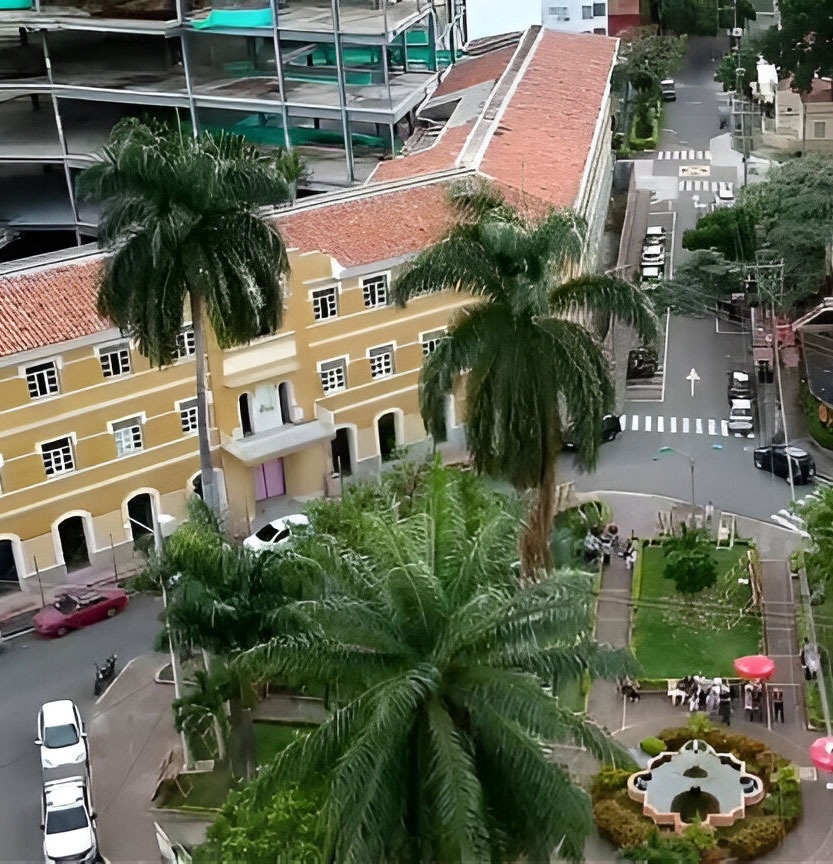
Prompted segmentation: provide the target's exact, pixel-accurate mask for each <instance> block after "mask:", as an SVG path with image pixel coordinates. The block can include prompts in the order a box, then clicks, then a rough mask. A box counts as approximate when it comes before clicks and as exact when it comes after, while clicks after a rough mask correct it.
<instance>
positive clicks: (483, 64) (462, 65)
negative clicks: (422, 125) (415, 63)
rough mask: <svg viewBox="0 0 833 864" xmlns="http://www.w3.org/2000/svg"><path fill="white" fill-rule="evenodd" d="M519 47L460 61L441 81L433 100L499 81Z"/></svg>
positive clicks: (502, 49)
mask: <svg viewBox="0 0 833 864" xmlns="http://www.w3.org/2000/svg"><path fill="white" fill-rule="evenodd" d="M517 47H518V46H517V45H510V46H509V47H508V48H500V49H498V50H497V51H492V52H490V53H489V54H484V55H483V56H482V57H469V58H467V59H465V60H460V61H459V62H458V63H455V64H454V66H452V67H451V70H450V71H449V73H448V74H447V75H446V76H445V78H443V80H442V81H440V85H439V87H437V89H436V90H435V91H434V95H433V97H432V98H436V97H437V96H447V95H448V94H449V93H457V92H458V91H460V90H467V89H468V88H469V87H474V86H475V85H477V84H485V83H486V82H487V81H497V79H498V78H500V76H501V75H503V71H504V69H506V67H507V66H508V65H509V61H510V60H511V59H512V55H513V54H514V53H515V50H516V49H517Z"/></svg>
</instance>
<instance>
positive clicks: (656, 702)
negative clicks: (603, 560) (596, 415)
mask: <svg viewBox="0 0 833 864" xmlns="http://www.w3.org/2000/svg"><path fill="white" fill-rule="evenodd" d="M598 497H600V498H602V499H603V500H605V501H607V502H608V503H609V504H610V506H611V507H612V509H613V518H614V521H615V522H616V523H617V524H618V525H619V526H620V531H621V532H623V534H625V535H627V534H629V533H630V532H631V531H633V532H634V533H635V534H636V535H637V536H640V537H651V536H654V535H655V534H656V533H657V525H658V518H657V517H658V513H659V512H660V511H667V510H669V509H670V508H671V507H672V506H676V502H672V501H670V500H669V499H664V498H659V497H657V496H648V495H634V494H628V493H605V492H601V493H598ZM738 535H739V536H741V537H750V538H752V539H753V540H754V541H755V543H756V544H757V545H758V547H759V549H760V550H761V554H762V557H763V559H764V561H763V612H764V627H765V633H766V641H767V650H768V651H769V652H770V656H772V657H773V659H774V660H775V662H776V672H775V676H774V677H773V683H778V684H780V685H781V686H782V687H783V689H784V691H785V720H786V722H785V723H783V724H780V723H779V724H775V725H774V726H773V727H772V728H771V729H770V728H768V726H767V725H766V724H762V723H750V722H749V721H747V720H746V718H745V717H744V715H743V711H742V710H741V709H740V705H739V704H737V703H736V705H735V706H734V713H733V716H732V728H733V729H737V730H738V731H739V732H741V733H742V734H746V735H749V736H751V737H754V738H757V739H759V740H761V741H763V742H764V743H766V744H768V745H770V746H772V747H773V748H774V749H775V750H777V751H778V752H779V753H782V754H783V755H784V756H787V757H788V758H789V759H791V760H792V761H793V762H795V763H796V764H797V765H798V766H799V767H801V768H806V769H810V765H811V763H810V759H809V747H810V744H811V743H812V742H813V740H814V739H815V738H816V737H817V735H818V733H813V732H808V731H807V729H806V724H805V721H804V709H803V695H802V691H801V686H800V685H801V681H802V678H801V674H800V666H799V664H798V658H797V653H798V647H797V645H796V639H795V614H794V601H795V598H794V591H793V583H792V580H791V579H790V576H789V573H788V570H787V567H786V565H785V563H784V562H785V560H786V558H787V556H788V555H789V553H790V552H791V551H792V549H793V548H795V543H796V538H795V535H793V534H791V532H789V531H785V530H783V529H780V528H777V527H775V526H771V525H769V524H766V523H764V522H759V521H757V520H753V519H746V518H740V517H739V518H738ZM630 584H631V574H630V572H629V571H628V570H627V569H626V567H625V564H624V562H623V561H622V560H621V559H620V558H618V557H614V558H612V559H611V562H610V565H609V566H607V567H605V570H604V573H603V575H602V581H601V586H600V592H599V607H598V608H599V615H598V620H597V626H596V636H597V638H598V640H599V641H601V642H609V643H610V644H611V645H613V646H615V647H624V646H626V645H627V642H628V631H629V626H630V625H629V622H630V605H629V604H628V603H627V602H622V598H624V599H625V600H626V601H627V600H628V599H629V598H630ZM588 712H589V714H590V715H591V716H593V717H594V718H595V719H596V720H598V721H599V722H601V723H603V724H604V725H605V726H606V727H607V728H608V729H610V730H611V731H612V732H613V733H614V735H615V736H616V737H617V738H618V739H619V740H621V741H622V743H624V744H625V745H626V746H627V747H628V748H629V749H630V750H631V752H632V753H633V754H634V756H635V758H638V759H640V758H641V759H642V760H643V761H644V760H645V757H644V755H642V754H641V752H640V751H639V742H640V741H641V740H642V739H643V738H645V737H647V736H648V735H652V734H656V733H657V732H658V731H659V730H660V729H662V728H663V727H665V726H670V725H682V724H684V723H685V722H686V720H687V719H688V712H687V709H686V708H685V707H674V706H672V705H671V702H670V700H669V699H668V698H667V696H665V694H664V693H661V694H646V695H645V696H643V698H642V699H640V701H639V702H636V703H627V702H625V701H624V700H623V699H622V698H621V697H620V696H619V695H618V694H617V692H616V687H615V685H614V684H612V683H611V682H607V681H599V682H596V684H594V686H593V689H592V690H591V693H590V699H589V703H588ZM559 755H560V754H559ZM567 761H568V763H569V764H570V767H571V769H572V770H574V771H575V772H576V773H577V775H578V776H579V777H580V778H581V777H586V776H588V775H589V774H590V773H592V772H593V770H594V766H593V764H592V760H589V759H588V758H587V757H586V756H585V755H584V754H580V753H578V752H575V753H574V754H573V755H572V758H569V759H567ZM807 774H808V776H810V775H812V776H815V775H814V772H812V771H810V770H808V772H807ZM825 779H826V778H824V777H821V778H817V779H815V780H809V779H808V780H806V781H805V782H804V783H803V784H802V790H803V795H804V818H803V820H802V823H801V825H800V826H799V827H798V828H797V829H796V830H795V831H793V832H792V833H791V834H790V835H789V836H788V837H787V839H786V840H785V842H784V843H783V844H782V845H781V846H780V847H779V848H778V849H776V850H775V851H774V852H772V853H771V854H770V855H769V856H767V857H766V858H765V859H761V860H765V861H768V862H773V864H776V862H777V864H799V862H806V864H816V862H817V864H822V862H824V864H829V862H830V861H833V820H831V812H833V792H830V791H828V790H827V789H826V786H825ZM586 860H587V861H588V862H590V864H602V862H613V861H615V860H616V855H615V852H614V850H613V849H612V847H611V846H610V844H609V843H606V842H605V841H603V840H601V839H599V838H595V837H594V838H592V839H591V841H590V842H589V843H588V846H587V848H586Z"/></svg>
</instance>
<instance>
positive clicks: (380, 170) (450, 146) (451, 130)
mask: <svg viewBox="0 0 833 864" xmlns="http://www.w3.org/2000/svg"><path fill="white" fill-rule="evenodd" d="M473 126H474V121H473V120H472V121H471V122H469V123H463V124H461V125H460V126H451V127H449V126H446V127H445V128H444V129H443V130H442V133H441V134H440V136H439V137H438V138H437V140H436V141H435V142H434V144H433V145H432V146H431V147H428V148H426V149H425V150H419V151H417V152H416V153H410V154H409V155H407V156H400V157H399V158H397V159H391V160H389V161H387V162H380V163H379V164H378V165H377V166H376V170H375V171H374V172H373V173H372V174H371V175H370V179H369V180H368V183H385V182H387V181H389V180H403V179H405V178H406V177H420V176H422V175H423V174H431V173H432V172H433V171H444V170H446V169H447V168H454V165H455V162H456V161H457V157H458V156H459V155H460V151H461V150H462V149H463V145H464V144H465V143H466V139H467V138H468V137H469V133H470V132H471V130H472V127H473Z"/></svg>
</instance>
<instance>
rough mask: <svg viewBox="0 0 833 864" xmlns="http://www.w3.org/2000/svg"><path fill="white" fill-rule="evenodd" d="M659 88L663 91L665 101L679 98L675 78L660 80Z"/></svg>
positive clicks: (673, 100) (674, 100)
mask: <svg viewBox="0 0 833 864" xmlns="http://www.w3.org/2000/svg"><path fill="white" fill-rule="evenodd" d="M659 89H660V92H661V93H662V101H663V102H676V100H677V85H676V84H675V83H674V79H673V78H666V79H665V80H664V81H660V82H659Z"/></svg>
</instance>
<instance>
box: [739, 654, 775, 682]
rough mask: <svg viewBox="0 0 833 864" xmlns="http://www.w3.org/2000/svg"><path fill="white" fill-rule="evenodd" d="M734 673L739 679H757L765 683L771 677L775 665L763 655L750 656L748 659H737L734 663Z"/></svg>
mask: <svg viewBox="0 0 833 864" xmlns="http://www.w3.org/2000/svg"><path fill="white" fill-rule="evenodd" d="M734 666H735V671H736V672H737V673H738V675H740V677H741V678H748V679H753V678H759V679H760V680H761V681H765V680H766V679H767V678H771V677H772V673H773V672H774V671H775V663H774V662H773V661H772V660H770V659H769V657H767V656H765V655H764V654H751V655H750V656H749V657H738V658H737V660H735V663H734Z"/></svg>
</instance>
